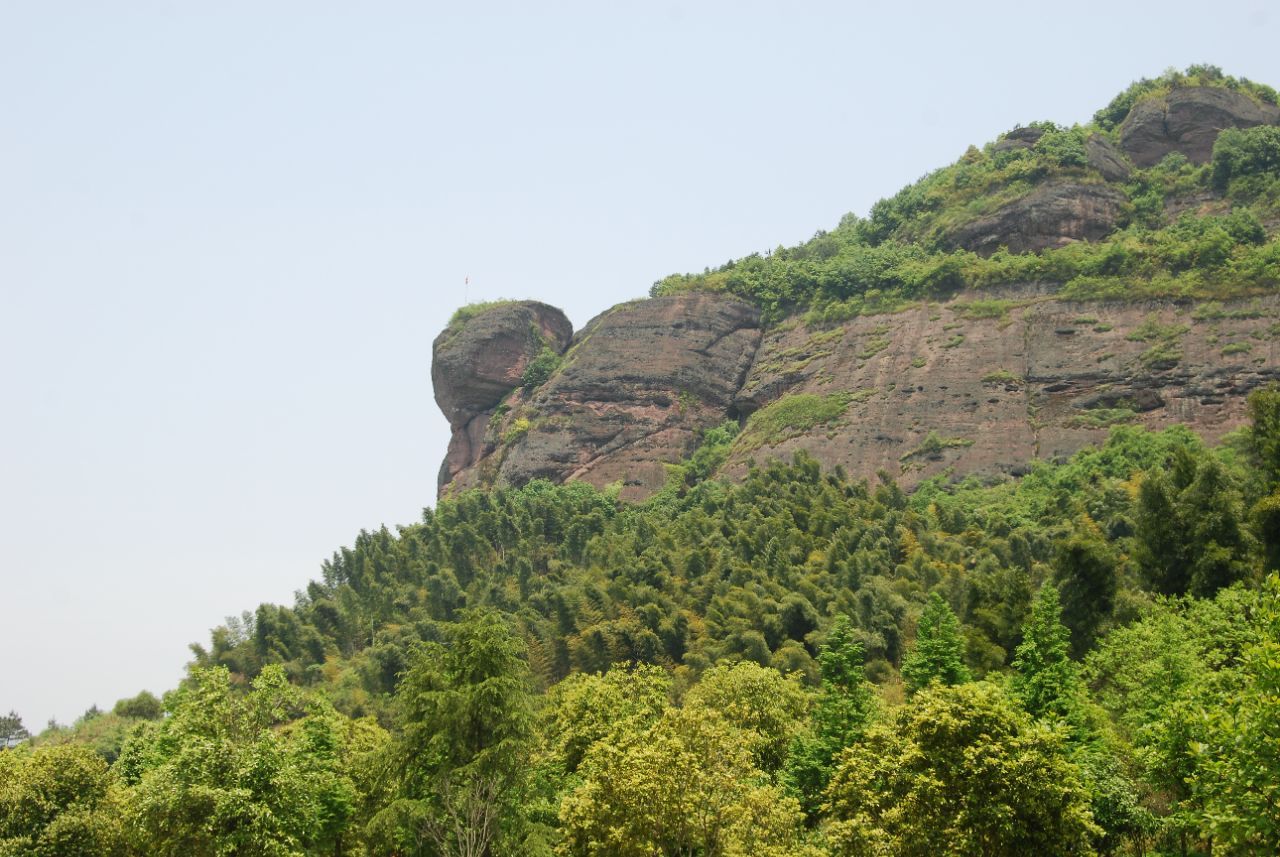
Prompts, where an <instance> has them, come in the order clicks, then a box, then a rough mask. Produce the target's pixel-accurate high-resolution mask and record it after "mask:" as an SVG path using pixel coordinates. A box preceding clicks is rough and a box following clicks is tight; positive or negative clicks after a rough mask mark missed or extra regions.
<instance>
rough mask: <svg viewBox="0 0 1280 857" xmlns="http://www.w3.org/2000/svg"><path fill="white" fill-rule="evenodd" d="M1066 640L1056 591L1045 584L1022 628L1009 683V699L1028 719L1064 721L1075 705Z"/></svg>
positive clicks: (1074, 675) (1075, 678)
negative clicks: (1024, 710) (1010, 691)
mask: <svg viewBox="0 0 1280 857" xmlns="http://www.w3.org/2000/svg"><path fill="white" fill-rule="evenodd" d="M1070 636H1071V632H1070V631H1068V630H1067V628H1066V626H1064V625H1063V624H1062V608H1061V606H1060V605H1059V603H1058V590H1057V589H1055V588H1054V587H1053V586H1052V585H1051V584H1048V583H1046V584H1045V585H1044V586H1042V587H1041V588H1040V594H1039V595H1038V596H1037V597H1036V601H1035V604H1034V605H1033V606H1032V608H1031V617H1030V618H1029V619H1028V620H1027V624H1026V625H1025V626H1024V627H1023V632H1022V644H1021V645H1019V646H1018V650H1017V653H1016V654H1015V655H1014V659H1013V678H1012V680H1011V682H1010V686H1011V688H1012V690H1013V695H1014V696H1015V697H1016V698H1017V699H1018V700H1019V701H1020V702H1021V703H1022V707H1023V708H1024V709H1026V710H1027V712H1028V713H1029V714H1030V715H1031V716H1032V717H1036V718H1057V719H1064V718H1066V717H1067V716H1068V715H1069V714H1070V713H1071V711H1072V709H1073V708H1074V706H1075V705H1076V704H1077V702H1078V694H1079V693H1080V691H1081V689H1082V688H1081V684H1080V675H1079V670H1078V669H1077V667H1076V665H1075V663H1073V662H1072V660H1071V657H1070V655H1069V653H1068V648H1069V645H1070Z"/></svg>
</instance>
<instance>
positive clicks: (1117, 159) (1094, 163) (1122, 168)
mask: <svg viewBox="0 0 1280 857" xmlns="http://www.w3.org/2000/svg"><path fill="white" fill-rule="evenodd" d="M1084 153H1085V157H1086V158H1087V159H1088V161H1089V166H1091V167H1093V168H1094V169H1095V170H1097V171H1098V172H1099V173H1101V175H1102V177H1103V178H1104V179H1106V180H1107V181H1109V182H1122V181H1125V180H1126V179H1128V178H1129V176H1130V175H1131V174H1132V173H1133V167H1132V166H1131V165H1130V164H1129V161H1128V160H1127V159H1126V158H1125V155H1124V152H1122V151H1120V150H1119V149H1118V148H1116V146H1115V144H1114V143H1112V142H1111V141H1110V140H1108V139H1107V138H1106V137H1104V136H1102V135H1101V134H1090V135H1089V137H1088V139H1086V140H1085V141H1084Z"/></svg>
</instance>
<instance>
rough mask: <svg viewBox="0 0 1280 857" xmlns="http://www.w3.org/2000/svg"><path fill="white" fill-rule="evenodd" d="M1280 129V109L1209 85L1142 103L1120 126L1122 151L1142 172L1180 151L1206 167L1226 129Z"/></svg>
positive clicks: (1178, 90)
mask: <svg viewBox="0 0 1280 857" xmlns="http://www.w3.org/2000/svg"><path fill="white" fill-rule="evenodd" d="M1276 124H1280V107H1276V106H1275V105H1272V104H1260V103H1259V102H1257V101H1255V100H1253V99H1252V98H1250V97H1249V96H1248V95H1246V94H1244V93H1242V92H1233V91H1232V90H1229V89H1222V88H1219V87H1206V86H1189V87H1183V88H1178V89H1174V90H1172V91H1171V92H1170V93H1169V94H1168V95H1167V96H1164V97H1156V98H1148V99H1146V100H1144V101H1139V102H1138V103H1137V104H1135V105H1134V107H1133V109H1132V110H1130V111H1129V115H1128V116H1127V117H1125V120H1124V122H1123V123H1122V124H1121V126H1120V147H1121V148H1122V149H1124V151H1125V152H1126V153H1127V154H1128V155H1129V157H1130V158H1132V159H1133V162H1134V163H1135V164H1137V165H1138V166H1140V167H1149V166H1151V165H1152V164H1156V163H1159V162H1160V160H1161V159H1163V158H1164V156H1165V155H1167V154H1169V153H1170V152H1181V153H1182V154H1184V155H1186V156H1187V159H1188V160H1190V161H1192V162H1193V163H1197V164H1203V163H1205V162H1206V161H1208V160H1209V158H1210V157H1211V156H1212V155H1213V143H1214V141H1215V140H1217V139H1218V133H1219V132H1220V131H1222V130H1223V129H1225V128H1252V127H1253V126H1255V125H1276Z"/></svg>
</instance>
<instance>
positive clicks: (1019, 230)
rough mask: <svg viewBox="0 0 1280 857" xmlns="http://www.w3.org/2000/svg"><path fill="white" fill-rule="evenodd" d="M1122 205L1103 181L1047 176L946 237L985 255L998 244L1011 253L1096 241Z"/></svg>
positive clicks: (1121, 198)
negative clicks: (1036, 184) (1012, 199)
mask: <svg viewBox="0 0 1280 857" xmlns="http://www.w3.org/2000/svg"><path fill="white" fill-rule="evenodd" d="M1124 205H1125V196H1124V194H1123V193H1121V192H1120V191H1118V190H1116V189H1115V188H1113V187H1109V186H1108V185H1106V184H1081V183H1078V182H1072V181H1065V182H1064V181H1057V182H1046V183H1045V184H1042V185H1040V186H1039V187H1037V188H1036V189H1035V190H1033V191H1032V192H1031V193H1029V194H1027V195H1026V196H1023V197H1021V198H1019V199H1016V200H1014V201H1013V202H1010V203H1008V204H1007V205H1004V206H1002V207H1001V208H999V209H997V210H995V211H994V212H992V213H991V214H988V215H985V216H983V217H979V218H977V219H975V220H970V221H968V222H967V223H964V224H961V225H960V226H959V227H957V228H956V229H954V230H952V231H951V233H950V234H949V235H947V236H946V237H945V238H944V240H945V241H946V242H947V243H948V244H950V245H952V246H954V247H962V248H964V249H966V250H972V251H974V252H975V253H978V254H980V255H983V256H990V255H991V254H992V253H994V252H995V251H996V250H998V249H1000V247H1002V246H1003V247H1007V248H1008V249H1009V251H1010V252H1011V253H1026V252H1028V251H1038V250H1046V249H1049V248H1051V247H1062V246H1064V245H1066V244H1070V243H1071V242H1072V241H1096V240H1098V239H1099V238H1103V237H1105V236H1106V235H1108V234H1109V233H1110V232H1111V231H1112V230H1113V229H1115V227H1116V223H1117V222H1118V221H1119V219H1120V215H1121V213H1122V212H1123V211H1124Z"/></svg>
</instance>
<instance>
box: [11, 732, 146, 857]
mask: <svg viewBox="0 0 1280 857" xmlns="http://www.w3.org/2000/svg"><path fill="white" fill-rule="evenodd" d="M119 810H120V806H119V794H118V792H117V790H115V789H113V788H112V786H111V778H110V775H109V774H108V771H107V763H106V762H105V761H103V760H102V758H101V757H99V756H98V755H97V754H96V753H94V752H93V750H91V749H89V748H88V747H84V746H79V745H74V744H63V745H58V746H52V747H39V748H36V749H35V750H33V751H28V750H26V749H25V748H24V749H22V750H17V751H12V752H6V753H0V857H111V855H116V854H120V853H122V852H121V849H122V847H123V841H122V839H121V831H120V823H119Z"/></svg>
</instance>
